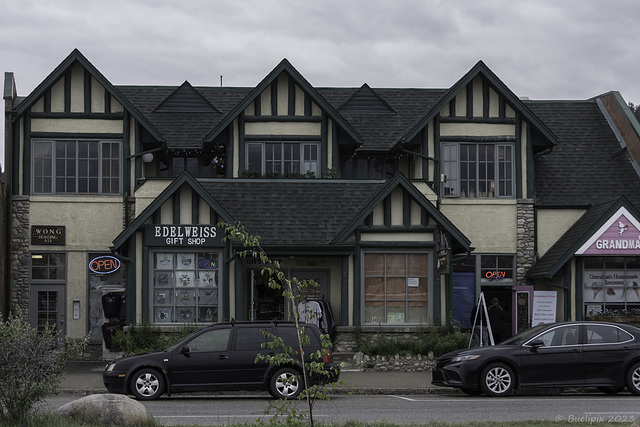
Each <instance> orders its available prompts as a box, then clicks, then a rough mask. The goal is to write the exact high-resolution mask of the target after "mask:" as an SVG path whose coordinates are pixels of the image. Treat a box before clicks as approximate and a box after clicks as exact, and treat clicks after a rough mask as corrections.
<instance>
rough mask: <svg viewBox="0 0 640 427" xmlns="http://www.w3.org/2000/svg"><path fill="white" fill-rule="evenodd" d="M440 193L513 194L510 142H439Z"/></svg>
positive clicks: (497, 195) (512, 165)
mask: <svg viewBox="0 0 640 427" xmlns="http://www.w3.org/2000/svg"><path fill="white" fill-rule="evenodd" d="M441 166H442V183H441V186H442V193H441V194H442V196H443V197H514V179H513V177H514V145H513V144H498V143H495V144H492V143H462V142H460V143H458V142H447V143H443V144H442V150H441Z"/></svg>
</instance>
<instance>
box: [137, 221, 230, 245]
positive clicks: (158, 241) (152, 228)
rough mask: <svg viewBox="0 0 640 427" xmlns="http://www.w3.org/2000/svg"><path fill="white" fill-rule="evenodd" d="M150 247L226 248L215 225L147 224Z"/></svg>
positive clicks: (147, 242) (147, 239)
mask: <svg viewBox="0 0 640 427" xmlns="http://www.w3.org/2000/svg"><path fill="white" fill-rule="evenodd" d="M145 243H146V244H147V245H149V246H224V243H223V242H222V236H221V235H220V234H219V233H218V229H217V227H216V226H215V225H199V224H196V225H178V224H166V225H163V224H147V226H146V229H145Z"/></svg>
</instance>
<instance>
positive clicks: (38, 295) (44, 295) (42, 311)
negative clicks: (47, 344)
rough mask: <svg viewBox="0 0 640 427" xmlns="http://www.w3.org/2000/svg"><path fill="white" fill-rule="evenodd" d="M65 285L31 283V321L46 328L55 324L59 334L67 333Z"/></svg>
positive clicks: (36, 325)
mask: <svg viewBox="0 0 640 427" xmlns="http://www.w3.org/2000/svg"><path fill="white" fill-rule="evenodd" d="M65 300H66V298H65V287H64V285H31V288H30V290H29V323H30V324H31V326H32V327H34V328H37V329H39V330H40V329H44V326H45V325H46V324H47V323H48V324H51V325H54V326H55V328H56V331H57V332H58V336H59V337H60V338H63V337H64V335H65V309H64V308H65Z"/></svg>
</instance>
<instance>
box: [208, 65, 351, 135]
mask: <svg viewBox="0 0 640 427" xmlns="http://www.w3.org/2000/svg"><path fill="white" fill-rule="evenodd" d="M281 73H287V74H288V75H289V76H290V77H291V78H292V79H293V80H294V81H295V83H296V84H297V85H298V86H299V87H300V88H301V89H302V90H303V91H304V92H305V93H306V94H307V95H308V96H309V97H311V99H312V100H313V102H315V103H316V104H318V106H319V107H320V108H321V109H322V110H323V111H324V112H325V113H326V114H327V115H328V116H329V117H331V119H332V120H334V121H335V122H336V124H337V125H338V126H339V127H340V128H342V129H343V130H344V131H345V132H346V133H347V134H348V135H349V136H350V137H351V138H352V139H353V140H354V141H356V142H357V143H360V142H361V141H360V135H359V134H358V132H357V131H356V130H355V129H354V128H353V127H352V126H351V125H350V124H349V123H348V122H347V121H346V120H344V119H343V118H342V117H341V116H340V114H339V113H338V112H337V111H336V110H335V109H334V108H333V107H332V106H331V104H329V103H328V102H327V101H326V100H325V99H324V98H323V97H322V96H321V95H320V94H319V93H318V91H317V90H316V88H314V87H313V86H311V84H310V83H309V82H308V81H307V80H306V79H305V78H304V77H303V76H302V75H301V74H300V73H299V72H298V70H296V69H295V68H294V67H293V65H291V63H289V61H287V59H286V58H285V59H283V60H282V61H281V62H280V64H278V65H277V66H276V67H275V68H274V69H273V70H272V71H271V72H270V73H269V74H268V75H267V76H266V77H265V78H264V79H263V80H262V81H261V82H260V83H259V84H258V85H257V86H256V87H255V88H254V89H253V90H252V91H251V92H250V93H249V94H248V95H247V97H246V98H245V99H244V100H243V101H242V102H240V103H239V104H238V105H237V106H236V107H235V108H234V109H233V110H232V111H231V112H230V113H229V114H228V115H227V116H226V117H225V118H224V119H223V120H222V121H221V122H220V123H218V124H217V126H216V127H215V128H214V129H213V130H212V131H211V132H210V133H209V134H208V135H207V136H206V137H205V142H210V141H213V139H214V138H215V137H216V136H217V135H218V134H219V133H220V132H222V131H223V130H224V129H225V128H226V127H227V126H229V125H230V124H231V123H232V122H233V120H235V118H236V117H238V116H239V115H240V114H241V113H242V111H244V109H245V108H247V106H248V105H249V104H250V103H251V102H253V101H254V100H255V99H256V98H257V97H258V95H260V94H261V93H262V92H263V91H264V90H265V89H266V88H267V87H268V86H269V85H270V84H272V83H273V82H274V81H275V80H276V79H277V78H278V76H279V75H280V74H281Z"/></svg>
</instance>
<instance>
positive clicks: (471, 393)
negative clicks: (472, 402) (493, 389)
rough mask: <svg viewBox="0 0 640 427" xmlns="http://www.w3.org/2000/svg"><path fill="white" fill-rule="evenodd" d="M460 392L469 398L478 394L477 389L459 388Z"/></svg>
mask: <svg viewBox="0 0 640 427" xmlns="http://www.w3.org/2000/svg"><path fill="white" fill-rule="evenodd" d="M460 390H461V391H462V392H463V393H464V394H468V395H469V396H478V395H479V394H480V390H478V389H477V388H461V389H460Z"/></svg>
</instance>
